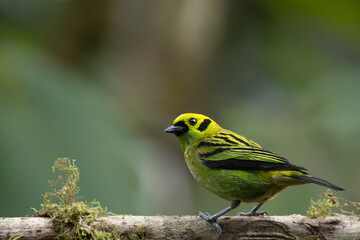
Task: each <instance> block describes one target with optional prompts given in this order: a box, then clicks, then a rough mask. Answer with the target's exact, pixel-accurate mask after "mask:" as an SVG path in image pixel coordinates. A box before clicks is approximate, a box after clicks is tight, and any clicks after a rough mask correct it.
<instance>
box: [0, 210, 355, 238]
mask: <svg viewBox="0 0 360 240" xmlns="http://www.w3.org/2000/svg"><path fill="white" fill-rule="evenodd" d="M219 223H220V225H221V226H222V229H223V233H222V235H221V236H219V235H218V234H217V232H216V230H215V228H214V227H213V226H212V225H211V224H210V223H208V222H206V221H204V220H203V219H201V218H199V217H196V216H148V217H147V216H111V217H105V218H99V219H98V221H97V222H95V223H94V226H95V227H96V228H97V229H102V230H105V231H113V230H114V229H116V230H117V231H118V232H119V233H123V236H131V234H132V233H136V231H138V230H137V229H139V227H140V226H144V227H145V236H146V237H148V238H151V239H302V240H305V239H360V221H359V218H358V217H352V216H338V217H326V218H319V219H310V218H308V217H304V216H301V215H291V216H273V217H237V216H236V217H221V218H220V219H219ZM19 233H21V234H23V237H21V238H20V239H53V238H54V237H55V236H56V235H57V233H56V231H55V228H54V226H53V222H52V220H51V219H49V218H39V217H21V218H0V239H9V238H10V237H11V236H14V235H15V234H19Z"/></svg>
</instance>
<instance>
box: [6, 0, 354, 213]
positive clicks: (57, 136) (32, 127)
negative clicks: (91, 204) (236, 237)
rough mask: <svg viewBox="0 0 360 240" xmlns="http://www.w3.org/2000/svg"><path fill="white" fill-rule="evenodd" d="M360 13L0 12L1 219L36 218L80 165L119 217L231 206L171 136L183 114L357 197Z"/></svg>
mask: <svg viewBox="0 0 360 240" xmlns="http://www.w3.org/2000/svg"><path fill="white" fill-rule="evenodd" d="M359 11H360V2H358V1H341V3H340V2H339V1H326V2H324V1H310V0H305V1H280V0H274V1H253V0H248V1H235V0H233V1H202V0H196V1H194V0H182V1H166V0H164V1H160V0H156V1H115V0H104V1H101V2H99V1H95V0H74V1H70V0H65V1H45V0H34V1H21V0H2V1H0V195H1V197H0V216H25V215H31V214H32V210H31V207H34V208H40V203H41V202H42V194H43V193H45V192H46V191H49V190H50V187H49V185H48V179H52V178H54V174H52V172H51V166H52V164H53V162H54V160H55V159H56V158H58V157H69V158H73V159H76V164H77V165H78V166H79V168H80V173H81V175H80V176H81V179H80V188H81V191H80V194H81V195H82V196H83V200H87V201H91V200H93V199H96V200H99V201H100V202H101V204H102V205H103V206H107V207H108V209H109V210H111V211H112V212H114V213H118V214H136V215H156V214H166V215H171V214H195V213H196V212H197V210H202V211H209V212H211V213H215V212H217V211H219V210H221V209H223V208H224V207H226V206H227V205H228V203H227V202H226V201H225V200H222V199H220V198H218V197H217V196H215V195H213V194H211V193H209V192H207V191H206V190H204V189H203V188H202V187H201V186H199V185H198V184H197V183H196V182H195V180H194V179H193V178H192V176H191V174H190V172H189V171H188V169H187V166H186V165H185V162H184V160H183V156H182V153H181V150H180V146H179V144H178V143H177V141H176V138H175V137H174V136H171V135H167V134H164V133H163V130H164V129H165V128H166V127H167V126H169V125H170V124H171V122H172V121H173V119H174V118H175V117H177V116H178V115H179V114H181V113H184V112H198V113H203V114H205V115H208V116H210V117H211V118H213V119H214V120H215V121H217V122H218V123H219V124H220V125H222V126H223V127H225V128H228V129H231V130H233V131H235V132H237V133H240V134H242V135H244V136H247V137H249V138H251V139H253V140H255V141H257V142H258V143H259V144H261V145H262V146H263V147H265V148H267V149H270V150H272V151H274V152H276V153H279V154H281V155H282V156H285V157H286V158H288V159H289V160H290V161H292V162H293V163H294V164H297V165H301V166H304V167H306V168H308V169H310V172H311V173H313V175H315V176H318V177H321V178H324V179H326V180H329V181H330V182H333V183H335V184H337V185H339V186H341V187H344V188H346V191H345V192H341V193H338V196H341V197H345V198H347V199H349V200H354V201H359V199H360V191H359V182H360V161H359V156H360V146H359V142H360V126H359V124H360V65H359V64H360V14H359ZM323 191H324V188H322V187H319V186H316V185H304V186H298V187H290V188H288V189H286V190H285V191H283V192H282V193H281V194H279V195H278V197H276V198H275V199H274V200H272V201H270V202H268V203H267V204H266V205H264V207H263V210H266V211H268V212H269V214H272V215H274V214H280V215H287V214H293V213H300V214H305V213H306V210H307V208H308V206H309V202H310V199H317V198H318V197H319V195H320V194H321V193H322V192H323ZM252 207H253V204H243V205H241V206H240V207H239V208H238V209H237V211H248V210H250V209H251V208H252ZM237 211H233V212H232V213H231V214H235V213H236V212H237Z"/></svg>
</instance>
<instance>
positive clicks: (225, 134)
mask: <svg viewBox="0 0 360 240" xmlns="http://www.w3.org/2000/svg"><path fill="white" fill-rule="evenodd" d="M220 134H221V135H224V136H227V135H229V136H231V137H232V138H233V139H236V140H237V141H239V142H241V143H243V144H245V145H246V146H248V147H250V144H249V143H247V142H245V141H244V140H241V139H240V138H238V137H236V136H235V135H234V134H230V133H220Z"/></svg>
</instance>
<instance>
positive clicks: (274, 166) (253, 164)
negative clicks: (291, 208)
mask: <svg viewBox="0 0 360 240" xmlns="http://www.w3.org/2000/svg"><path fill="white" fill-rule="evenodd" d="M201 162H202V163H203V164H204V165H205V166H206V167H208V168H213V169H227V170H296V171H300V172H303V173H305V171H306V169H305V168H303V167H300V166H296V165H293V164H290V163H287V164H284V163H273V162H263V161H253V160H239V159H226V160H218V161H214V160H203V159H202V160H201Z"/></svg>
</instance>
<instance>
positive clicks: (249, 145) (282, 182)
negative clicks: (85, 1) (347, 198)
mask: <svg viewBox="0 0 360 240" xmlns="http://www.w3.org/2000/svg"><path fill="white" fill-rule="evenodd" d="M165 132H169V133H175V134H176V136H177V138H178V140H179V142H180V145H181V149H182V151H183V152H184V157H185V161H186V163H187V165H188V167H189V169H190V171H191V173H192V175H193V176H194V178H195V179H196V180H197V181H198V182H199V183H201V184H202V186H204V187H205V188H206V189H208V190H209V191H211V192H213V193H214V194H216V195H218V196H219V197H222V198H224V199H226V200H228V201H231V202H232V207H229V208H228V209H224V210H223V211H225V212H227V211H229V210H231V209H233V208H234V207H236V206H237V205H238V204H239V203H240V202H241V201H242V202H259V203H261V204H262V203H263V202H266V201H268V200H270V199H271V198H273V197H274V196H275V195H276V194H277V193H278V192H280V191H281V190H283V189H284V188H286V187H287V186H293V185H299V184H305V183H310V182H313V183H316V184H319V185H323V186H326V187H329V188H332V189H335V190H343V189H342V188H340V187H337V186H335V185H333V184H331V183H329V182H327V181H325V180H322V179H319V178H315V177H312V176H311V175H309V174H308V173H307V172H306V169H305V168H302V167H299V166H296V165H293V164H291V163H289V161H288V160H286V159H285V158H283V157H281V156H279V155H277V154H275V153H272V152H270V151H267V150H265V149H263V148H262V147H261V146H260V145H258V144H257V143H255V142H253V141H251V140H249V139H247V138H245V137H243V136H240V135H238V134H236V133H233V132H231V131H229V130H225V129H223V128H221V127H220V126H219V125H218V124H217V123H215V122H214V121H213V120H211V119H210V118H208V117H206V116H204V115H201V114H195V113H186V114H182V115H180V116H179V117H177V118H176V119H175V120H174V122H173V125H172V126H170V127H169V128H167V129H166V130H165ZM261 204H259V205H258V207H257V208H256V209H255V210H254V211H252V212H250V213H249V214H248V215H258V214H257V212H256V210H257V209H258V208H259V207H260V206H261ZM223 211H222V212H220V213H218V214H215V215H214V216H210V215H206V216H205V215H204V214H202V213H201V214H200V216H201V217H203V218H204V219H206V220H208V221H210V222H212V223H213V224H214V225H215V226H216V227H217V228H218V231H221V228H220V226H219V225H218V224H217V222H216V219H217V218H218V217H219V216H221V215H222V214H223Z"/></svg>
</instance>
